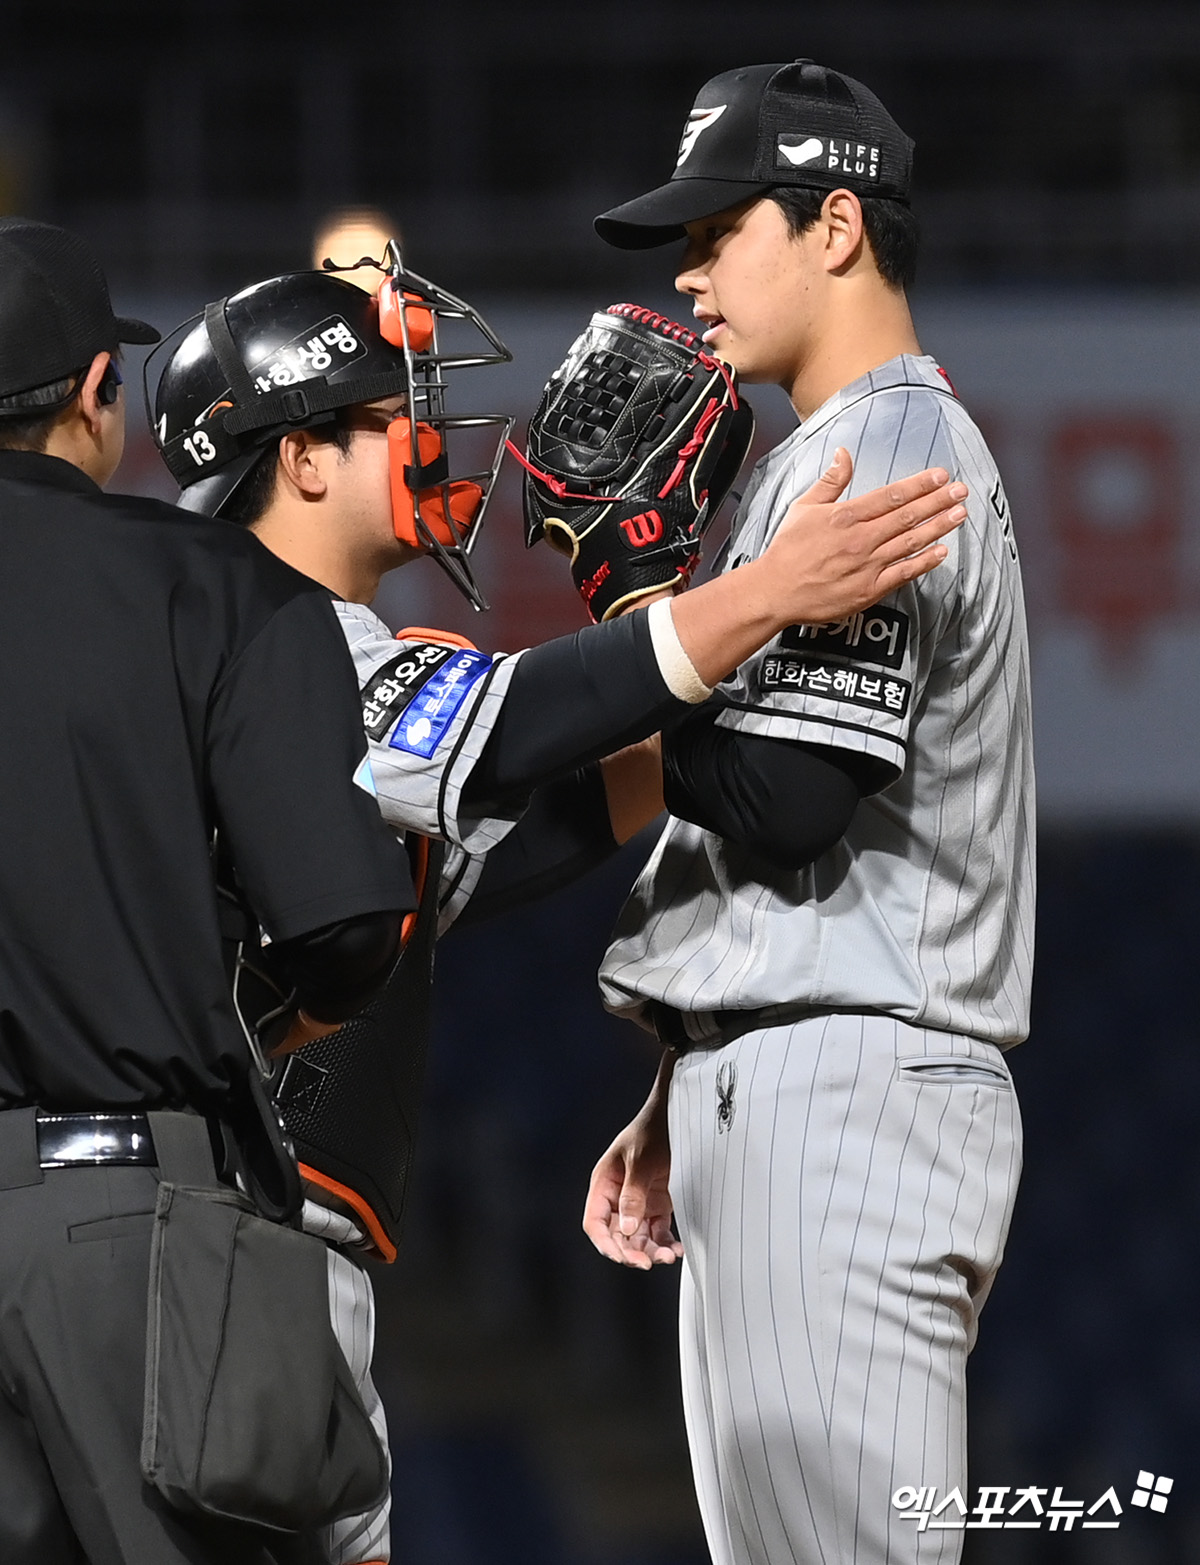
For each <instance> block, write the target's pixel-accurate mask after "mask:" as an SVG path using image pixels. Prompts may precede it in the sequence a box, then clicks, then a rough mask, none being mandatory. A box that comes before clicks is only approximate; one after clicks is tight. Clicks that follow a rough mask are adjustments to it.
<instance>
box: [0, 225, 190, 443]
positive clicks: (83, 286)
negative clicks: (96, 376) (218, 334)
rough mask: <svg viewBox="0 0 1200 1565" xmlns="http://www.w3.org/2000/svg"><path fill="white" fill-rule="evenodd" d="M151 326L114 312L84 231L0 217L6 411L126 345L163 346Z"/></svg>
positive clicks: (0, 338) (0, 342)
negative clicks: (82, 236)
mask: <svg viewBox="0 0 1200 1565" xmlns="http://www.w3.org/2000/svg"><path fill="white" fill-rule="evenodd" d="M158 337H159V334H158V332H157V331H155V329H154V327H153V326H148V325H147V324H146V322H145V321H134V320H126V319H125V318H124V317H122V316H119V315H114V314H113V307H112V302H111V300H110V299H109V296H108V283H107V282H106V281H105V278H104V273H103V271H102V270H101V267H100V263H99V261H98V260H97V259H96V257H95V255H94V254H93V253H92V250H91V247H90V246H89V245H87V244H86V243H85V242H84V241H83V240H82V239H80V238H79V236H78V235H77V234H71V233H68V232H67V230H66V229H65V228H55V227H54V225H53V224H52V223H38V222H35V221H33V219H31V218H26V217H4V218H0V399H3V400H2V403H0V411H2V412H14V411H17V410H19V409H20V407H21V394H22V393H23V392H30V391H35V390H36V389H37V388H38V387H41V386H47V385H50V384H52V383H53V382H55V381H61V380H65V379H66V377H67V376H68V375H72V374H74V373H75V372H76V371H77V370H80V369H83V368H84V367H85V366H87V365H88V364H90V363H91V361H92V360H93V359H94V358H95V357H96V355H97V354H98V353H103V352H104V351H105V350H106V349H107V350H109V351H112V350H113V349H115V348H116V347H117V345H118V343H122V342H142V343H150V342H157V341H158Z"/></svg>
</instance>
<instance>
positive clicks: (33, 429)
mask: <svg viewBox="0 0 1200 1565" xmlns="http://www.w3.org/2000/svg"><path fill="white" fill-rule="evenodd" d="M85 373H86V372H85V371H83V370H77V371H76V372H75V374H73V375H67V376H64V378H63V379H62V380H55V381H51V382H50V383H49V385H46V386H38V387H36V388H35V389H34V390H33V391H23V392H21V393H20V394H19V395H17V396H15V397H0V451H44V450H45V449H46V445H47V443H48V441H49V439H50V431H51V430H52V429H53V428H54V425H55V423H56V422H57V420H58V415H59V414H60V413H61V412H62V410H63V407H64V405H65V404H66V402H67V401H68V400H69V399H70V397H71V396H72V395H73V393H74V392H75V391H77V390H78V388H79V384H80V382H81V381H82V379H83V376H84V374H85ZM6 404H7V406H6ZM10 408H11V409H12V411H11V412H10V411H9V409H10Z"/></svg>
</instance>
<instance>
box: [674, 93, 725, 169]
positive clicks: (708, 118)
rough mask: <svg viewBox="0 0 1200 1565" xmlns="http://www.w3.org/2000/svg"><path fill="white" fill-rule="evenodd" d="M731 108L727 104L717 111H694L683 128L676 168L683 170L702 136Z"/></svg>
mask: <svg viewBox="0 0 1200 1565" xmlns="http://www.w3.org/2000/svg"><path fill="white" fill-rule="evenodd" d="M728 107H729V105H728V104H727V103H719V104H718V105H717V107H716V108H715V109H693V110H692V112H691V113H690V114H689V115H688V117H687V124H686V125H685V126H684V127H683V139H682V140H681V141H680V143H679V156H678V157H677V158H676V159H675V167H676V168H681V167H682V166H683V164H684V163H686V162H687V160H688V158H689V157H690V156H691V153H692V148H693V147H694V146H695V145H696V142H697V141H698V140H699V138H700V135H701V133H702V132H703V131H706V130H707V129H708V127H709V126H710V125H715V124H716V122H717V121H718V120H719V119H720V118H721V116H722V114H724V112H725V110H726V109H727V108H728Z"/></svg>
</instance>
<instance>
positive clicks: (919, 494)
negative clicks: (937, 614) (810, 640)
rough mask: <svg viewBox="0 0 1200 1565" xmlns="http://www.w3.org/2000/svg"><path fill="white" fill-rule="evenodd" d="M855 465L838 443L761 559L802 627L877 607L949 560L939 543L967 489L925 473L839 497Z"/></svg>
mask: <svg viewBox="0 0 1200 1565" xmlns="http://www.w3.org/2000/svg"><path fill="white" fill-rule="evenodd" d="M853 473H854V463H853V461H852V460H851V457H850V454H849V452H848V451H846V450H845V449H844V447H841V446H839V447H838V449H837V451H836V453H835V455H834V459H833V463H832V465H831V466H830V468H829V469H828V471H827V472H826V473H825V474H824V475H823V476H822V477H821V478H819V479H818V480H817V482H816V483H815V484H814V485H813V486H812V488H811V489H809V490H807V491H806V492H805V493H804V494H803V495H801V496H800V498H799V499H798V500H794V501H793V502H792V504H791V506H790V507H789V508H788V511H787V514H786V516H785V517H784V519H783V521H782V522H781V523H780V525H779V528H778V530H777V531H776V533H775V536H774V538H773V539H772V541H771V544H770V546H769V548H768V549H767V551H766V553H765V554H764V555H763V557H762V558H763V561H764V562H765V561H766V560H767V559H768V558H769V559H770V561H771V564H772V579H773V580H774V581H775V582H776V583H777V586H778V590H779V591H780V592H781V593H782V594H783V595H784V596H785V597H786V598H787V600H788V601H787V605H786V607H787V612H789V613H791V614H794V615H795V616H796V618H797V620H798V621H800V622H802V623H805V624H813V625H817V624H825V623H828V622H830V621H832V620H840V619H844V618H845V617H846V616H847V615H848V614H854V613H857V612H858V611H859V610H861V609H865V608H868V607H869V606H870V605H871V604H873V603H878V602H879V600H880V598H883V597H886V596H887V594H888V593H889V592H895V591H896V589H897V588H898V587H902V586H903V585H904V584H905V583H906V582H910V581H915V580H916V579H917V577H918V576H924V575H925V574H926V572H927V571H931V570H933V569H934V567H935V566H936V565H938V564H939V563H940V562H941V561H942V560H944V559H945V558H946V554H947V552H948V551H947V549H946V546H945V545H944V544H942V543H939V542H938V541H937V540H938V539H940V538H943V537H944V536H945V535H946V534H947V533H951V532H953V531H954V529H955V528H956V527H961V526H962V524H963V522H964V521H965V520H966V517H967V509H966V506H965V505H963V504H962V501H963V500H965V499H966V496H967V486H966V485H965V484H963V483H959V482H956V481H952V480H951V478H950V475H949V474H948V473H947V472H946V471H945V469H944V468H936V467H935V468H927V469H926V470H925V471H924V472H923V473H914V474H913V475H912V476H911V477H910V478H901V479H896V480H894V481H893V482H892V483H890V484H885V485H884V486H883V487H882V488H880V489H872V490H870V491H869V492H868V493H867V494H861V495H856V496H855V497H854V499H852V500H843V499H841V498H840V497H841V495H842V494H843V492H844V491H845V489H846V487H847V486H848V484H849V483H850V479H851V478H852V476H853Z"/></svg>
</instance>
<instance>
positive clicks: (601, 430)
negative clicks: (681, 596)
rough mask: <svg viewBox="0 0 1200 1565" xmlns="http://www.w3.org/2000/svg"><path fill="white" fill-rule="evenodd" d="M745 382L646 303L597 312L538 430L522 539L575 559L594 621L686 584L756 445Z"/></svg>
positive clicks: (547, 397) (532, 442)
mask: <svg viewBox="0 0 1200 1565" xmlns="http://www.w3.org/2000/svg"><path fill="white" fill-rule="evenodd" d="M753 434H754V415H753V413H752V412H751V411H750V407H749V404H748V403H746V402H745V401H744V400H743V399H742V397H741V395H740V394H739V392H738V390H737V376H736V374H735V372H734V371H733V370H732V369H731V368H730V367H729V366H728V365H727V364H723V363H722V362H721V361H720V360H719V359H716V358H714V357H713V356H712V354H710V353H707V352H706V351H705V348H704V344H703V342H702V341H701V339H700V338H699V337H698V336H697V335H696V333H695V332H692V331H689V330H688V328H687V327H686V326H680V325H678V324H677V323H676V322H675V321H669V320H667V319H666V318H665V317H664V316H662V315H656V314H655V313H654V312H653V311H652V310H644V309H642V308H640V307H639V306H638V305H636V304H610V305H609V307H608V309H607V310H601V311H598V312H597V313H596V314H595V315H593V316H592V319H591V323H590V325H589V326H588V328H587V330H586V331H585V332H584V333H583V335H582V336H581V337H579V338H577V339H576V341H575V343H574V344H573V346H572V348H571V351H570V352H569V353H568V354H567V356H566V358H565V359H564V360H563V362H562V364H561V365H560V366H559V367H558V369H556V370H555V372H554V374H553V375H552V376H551V377H550V381H549V383H548V385H547V386H546V390H545V392H544V393H543V394H542V401H541V405H540V406H539V408H538V410H537V412H536V413H535V414H534V416H533V419H532V421H531V423H530V425H529V437H528V444H527V446H526V453H525V456H524V458H521V457H520V453H517V456H518V460H520V461H522V463H523V465H524V467H525V470H526V473H525V541H526V543H527V544H528V545H529V546H530V547H532V546H533V545H534V544H535V543H536V542H537V541H538V539H539V538H545V539H546V541H547V542H548V543H550V544H551V545H552V546H553V547H554V548H556V549H558V550H560V551H561V552H562V553H563V554H568V555H570V557H571V575H572V577H573V578H574V581H575V585H576V587H577V588H578V589H579V594H580V596H581V597H582V599H583V601H584V603H585V604H586V605H587V608H588V612H589V613H590V614H591V616H592V618H593V620H604V619H609V618H610V617H611V616H612V615H614V614H617V613H619V612H620V610H621V609H623V608H625V607H626V606H627V605H628V604H629V603H631V602H633V601H634V600H635V599H637V598H642V597H646V596H647V595H648V594H650V593H653V592H660V591H661V590H662V589H663V588H664V587H668V588H675V587H678V586H680V585H685V584H686V583H687V582H688V580H689V579H690V577H691V574H692V572H693V571H694V570H695V568H696V563H697V561H698V560H699V558H700V540H701V536H702V535H703V533H704V530H705V528H706V527H707V526H708V524H709V522H710V521H711V520H712V518H713V516H714V515H715V514H716V511H717V508H718V507H719V506H720V504H721V501H722V500H723V499H724V498H725V496H726V494H727V493H728V491H729V486H730V485H731V484H732V483H733V480H734V478H735V477H736V476H737V471H738V468H739V467H741V465H742V462H743V460H744V459H745V456H746V452H747V451H748V450H749V448H750V440H751V437H752V435H753Z"/></svg>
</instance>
